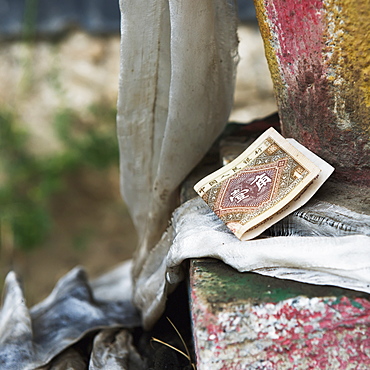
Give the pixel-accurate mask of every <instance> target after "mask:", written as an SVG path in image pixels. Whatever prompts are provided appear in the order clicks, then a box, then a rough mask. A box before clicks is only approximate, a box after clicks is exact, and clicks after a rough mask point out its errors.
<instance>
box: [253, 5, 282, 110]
mask: <svg viewBox="0 0 370 370" xmlns="http://www.w3.org/2000/svg"><path fill="white" fill-rule="evenodd" d="M254 5H255V8H256V14H257V19H258V24H259V28H260V31H261V35H262V39H263V42H264V46H265V54H266V58H267V63H268V66H269V69H270V73H271V78H272V81H273V82H274V90H275V95H276V96H281V95H280V94H282V93H283V91H284V88H283V81H282V72H281V71H280V68H279V64H278V61H277V58H276V50H275V49H274V48H273V46H272V45H273V34H272V32H271V27H270V24H269V20H268V18H267V14H266V8H265V5H264V0H254ZM278 104H279V102H278Z"/></svg>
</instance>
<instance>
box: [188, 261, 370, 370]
mask: <svg viewBox="0 0 370 370" xmlns="http://www.w3.org/2000/svg"><path fill="white" fill-rule="evenodd" d="M190 290H191V307H192V320H193V332H194V339H195V351H196V356H197V369H198V370H206V369H207V370H208V369H212V370H221V369H222V370H227V369H261V370H262V369H264V370H266V369H268V370H281V369H302V370H303V369H304V370H306V369H328V370H329V369H330V370H332V369H367V368H369V366H370V350H369V348H370V341H369V335H370V315H369V313H370V300H369V295H367V294H364V293H359V292H354V291H350V290H346V289H341V288H335V287H329V286H314V285H309V284H302V283H297V282H293V281H287V280H279V279H274V278H269V277H264V276H260V275H257V274H253V273H238V272H235V271H234V270H233V269H231V268H230V267H228V266H226V265H225V264H223V263H221V262H219V261H216V260H212V259H203V260H192V261H191V264H190Z"/></svg>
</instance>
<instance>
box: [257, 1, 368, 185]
mask: <svg viewBox="0 0 370 370" xmlns="http://www.w3.org/2000/svg"><path fill="white" fill-rule="evenodd" d="M255 5H256V9H257V17H258V21H259V25H260V29H261V33H262V37H263V39H264V44H265V52H266V56H267V59H268V63H269V68H270V72H271V75H272V79H273V83H274V89H275V95H276V98H277V102H278V109H279V115H280V119H281V124H282V131H283V134H284V135H285V136H286V137H293V138H295V139H296V140H298V141H299V142H300V143H302V144H303V145H305V146H306V147H308V148H309V149H311V150H312V151H313V152H315V153H316V154H318V155H320V156H321V157H322V158H324V159H325V160H327V161H328V162H329V163H330V164H332V165H333V166H334V167H335V168H336V171H335V173H334V176H335V177H336V178H337V179H340V180H345V181H347V182H352V183H356V184H359V185H367V186H370V4H369V2H368V0H255Z"/></svg>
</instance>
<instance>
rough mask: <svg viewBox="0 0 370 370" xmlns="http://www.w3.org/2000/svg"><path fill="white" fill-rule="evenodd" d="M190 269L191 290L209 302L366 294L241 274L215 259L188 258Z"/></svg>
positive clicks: (275, 300) (253, 302)
mask: <svg viewBox="0 0 370 370" xmlns="http://www.w3.org/2000/svg"><path fill="white" fill-rule="evenodd" d="M191 269H193V274H194V276H195V277H196V279H195V280H194V287H193V289H196V290H197V295H198V297H202V298H203V299H204V300H205V301H207V302H209V303H211V304H213V303H217V304H222V303H225V304H227V303H231V302H235V303H237V302H243V303H245V302H246V301H249V303H250V304H261V303H267V302H280V301H283V300H286V299H289V298H294V297H298V296H305V297H308V298H313V297H333V296H334V297H338V298H339V299H340V297H343V296H346V297H348V298H349V299H351V300H352V299H355V298H362V297H364V298H368V299H369V295H368V294H366V293H362V292H356V291H352V290H348V289H342V288H338V287H332V286H320V285H312V284H305V283H299V282H295V281H292V280H283V279H276V278H271V277H268V276H263V275H259V274H256V273H250V272H245V273H241V272H238V271H236V270H234V269H233V268H231V267H229V266H227V265H225V264H224V263H223V262H221V261H218V260H215V259H197V260H192V261H191Z"/></svg>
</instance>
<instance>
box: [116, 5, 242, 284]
mask: <svg viewBox="0 0 370 370" xmlns="http://www.w3.org/2000/svg"><path fill="white" fill-rule="evenodd" d="M120 7H121V13H122V23H121V24H122V26H121V68H120V83H119V94H118V104H117V132H118V141H119V146H120V158H121V160H120V170H121V192H122V195H123V199H124V200H125V202H126V204H127V207H128V209H129V211H130V214H131V216H132V219H133V222H134V225H135V227H136V230H137V233H138V236H139V248H138V250H137V252H136V255H135V258H134V268H133V277H134V280H136V278H137V277H138V275H139V274H140V270H141V269H142V266H143V264H144V263H145V260H146V258H147V255H148V253H149V252H150V250H151V249H152V248H153V247H154V246H155V245H156V244H157V243H158V241H159V240H160V238H161V235H162V233H163V232H164V231H165V229H166V227H167V222H168V220H169V219H170V217H171V213H172V212H173V210H174V209H175V208H176V206H177V205H178V189H179V186H180V185H181V182H182V181H183V180H184V178H185V177H186V176H187V175H188V174H189V173H190V171H191V170H192V169H193V168H194V167H195V166H196V165H197V164H198V162H199V161H200V160H201V159H202V158H203V156H204V155H205V154H206V152H207V151H208V149H209V148H210V147H211V145H212V143H213V142H214V140H215V139H216V138H217V137H218V136H219V134H220V133H221V132H222V130H223V128H224V127H225V125H226V123H227V121H228V117H229V114H230V111H231V108H232V103H233V95H234V86H235V75H236V66H237V63H238V52H237V47H238V38H237V25H238V18H237V9H236V3H235V2H234V1H225V0H202V1H188V0H178V1H169V0H121V1H120Z"/></svg>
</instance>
